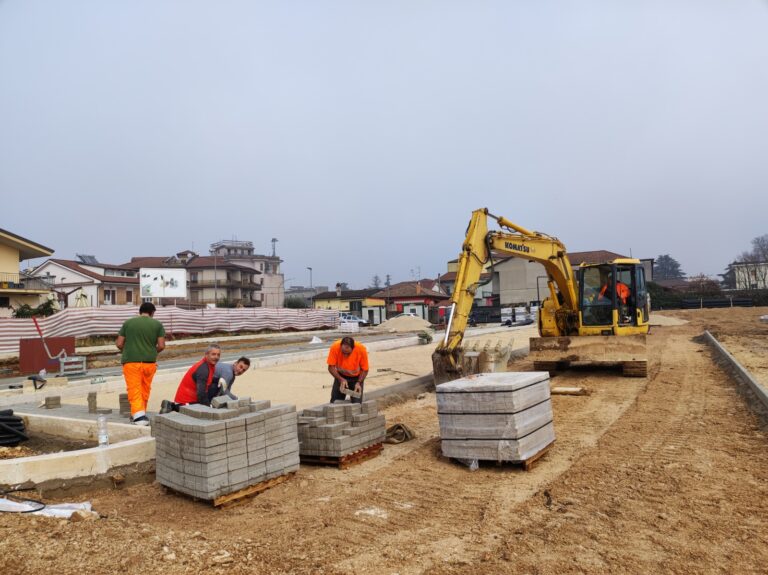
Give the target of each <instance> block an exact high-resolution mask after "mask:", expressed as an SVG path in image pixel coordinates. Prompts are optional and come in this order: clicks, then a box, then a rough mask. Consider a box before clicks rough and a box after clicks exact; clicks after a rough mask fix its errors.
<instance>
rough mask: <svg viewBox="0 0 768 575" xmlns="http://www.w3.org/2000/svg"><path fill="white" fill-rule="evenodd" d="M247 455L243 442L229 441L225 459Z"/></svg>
mask: <svg viewBox="0 0 768 575" xmlns="http://www.w3.org/2000/svg"><path fill="white" fill-rule="evenodd" d="M246 453H248V450H247V449H246V443H245V440H243V441H230V442H228V443H227V457H234V456H236V455H245V454H246Z"/></svg>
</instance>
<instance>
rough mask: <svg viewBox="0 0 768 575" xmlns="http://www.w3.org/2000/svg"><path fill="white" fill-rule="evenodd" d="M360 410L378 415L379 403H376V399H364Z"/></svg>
mask: <svg viewBox="0 0 768 575" xmlns="http://www.w3.org/2000/svg"><path fill="white" fill-rule="evenodd" d="M360 412H361V413H367V414H372V415H376V414H378V413H379V404H378V403H376V400H375V399H370V400H368V401H364V402H363V403H361V404H360Z"/></svg>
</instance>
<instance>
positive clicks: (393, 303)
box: [374, 279, 450, 321]
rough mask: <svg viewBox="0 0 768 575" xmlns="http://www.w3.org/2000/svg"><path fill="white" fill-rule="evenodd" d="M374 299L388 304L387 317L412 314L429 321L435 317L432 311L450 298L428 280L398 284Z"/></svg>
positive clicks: (377, 293)
mask: <svg viewBox="0 0 768 575" xmlns="http://www.w3.org/2000/svg"><path fill="white" fill-rule="evenodd" d="M374 297H378V298H382V299H384V301H385V302H386V305H387V317H392V316H394V315H397V314H400V313H412V314H416V315H417V316H418V317H420V318H422V319H426V320H428V321H432V320H431V318H432V317H433V316H434V315H435V314H432V316H430V309H431V308H436V307H437V306H438V305H439V304H440V303H442V302H444V301H446V300H448V299H449V298H450V296H449V295H448V294H447V293H446V291H445V290H444V289H443V288H441V287H440V284H439V283H438V282H437V281H435V280H428V279H424V280H418V281H406V282H400V283H396V284H393V285H391V286H389V287H385V288H384V289H382V290H379V291H378V292H376V293H375V294H374Z"/></svg>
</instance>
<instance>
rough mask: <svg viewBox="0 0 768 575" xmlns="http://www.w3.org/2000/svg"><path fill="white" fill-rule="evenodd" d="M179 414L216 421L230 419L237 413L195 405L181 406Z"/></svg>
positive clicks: (230, 410) (231, 410)
mask: <svg viewBox="0 0 768 575" xmlns="http://www.w3.org/2000/svg"><path fill="white" fill-rule="evenodd" d="M179 412H180V413H181V414H182V415H188V416H190V417H194V418H197V419H212V420H216V421H221V420H226V419H232V418H233V417H237V415H238V414H237V411H236V410H233V409H215V408H213V407H209V406H207V405H200V404H197V403H193V404H190V405H182V406H181V408H179Z"/></svg>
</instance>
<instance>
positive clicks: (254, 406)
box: [248, 399, 272, 412]
mask: <svg viewBox="0 0 768 575" xmlns="http://www.w3.org/2000/svg"><path fill="white" fill-rule="evenodd" d="M271 406H272V402H271V401H269V400H268V399H256V400H251V404H250V405H249V406H248V408H249V409H250V410H251V412H254V411H263V410H265V409H269V408H270V407H271Z"/></svg>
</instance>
